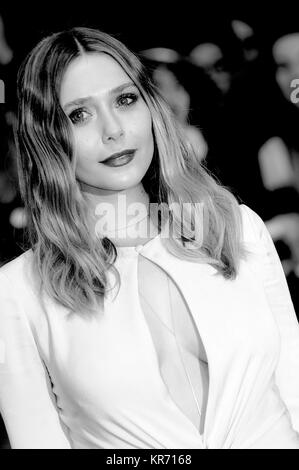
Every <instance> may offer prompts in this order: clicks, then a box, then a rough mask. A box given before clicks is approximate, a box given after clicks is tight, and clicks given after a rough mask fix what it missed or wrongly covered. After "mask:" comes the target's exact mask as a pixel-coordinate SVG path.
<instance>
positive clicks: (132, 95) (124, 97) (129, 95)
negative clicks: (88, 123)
mask: <svg viewBox="0 0 299 470" xmlns="http://www.w3.org/2000/svg"><path fill="white" fill-rule="evenodd" d="M122 100H131V102H130V103H123V104H122V103H121V101H122ZM137 100H138V95H137V94H136V93H122V94H121V95H120V96H118V98H117V100H116V102H117V105H118V107H119V106H124V107H126V108H128V107H129V106H132V105H133V104H134V103H136V101H137ZM84 112H85V113H88V114H89V112H88V111H87V110H86V108H78V109H75V110H74V111H72V112H71V114H70V115H69V118H70V120H71V121H72V123H73V124H74V125H76V124H80V123H82V122H83V121H84V119H83V120H82V119H81V120H80V119H78V120H76V116H78V114H82V113H84Z"/></svg>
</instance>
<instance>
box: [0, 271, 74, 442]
mask: <svg viewBox="0 0 299 470" xmlns="http://www.w3.org/2000/svg"><path fill="white" fill-rule="evenodd" d="M0 412H1V415H2V417H3V420H4V423H5V426H6V430H7V433H8V438H9V441H10V445H11V448H12V449H70V448H71V445H70V441H69V439H68V437H67V428H66V427H65V426H64V425H63V423H62V422H61V421H60V419H59V414H58V411H57V408H56V402H55V397H54V394H53V392H52V388H51V381H50V379H49V375H48V373H47V369H46V367H45V365H44V363H43V361H42V359H41V357H40V354H39V352H38V348H37V346H36V343H35V340H34V336H33V334H32V330H31V328H30V325H29V321H28V318H27V317H26V315H25V312H24V310H23V306H22V299H21V298H20V296H18V295H17V294H16V291H15V290H14V286H13V285H12V284H11V283H10V282H9V280H8V279H7V278H6V276H5V275H4V274H3V273H1V272H0Z"/></svg>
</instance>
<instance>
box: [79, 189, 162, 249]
mask: <svg viewBox="0 0 299 470" xmlns="http://www.w3.org/2000/svg"><path fill="white" fill-rule="evenodd" d="M80 185H81V190H82V192H83V194H84V196H85V199H86V201H87V203H88V206H89V208H90V214H91V229H92V230H93V233H96V234H97V235H98V236H99V237H100V238H103V237H104V236H105V237H107V238H109V239H110V240H111V241H113V242H114V243H115V244H116V245H119V246H134V245H137V244H144V243H146V242H147V241H148V240H149V239H151V238H153V236H155V235H157V230H156V229H155V227H154V226H153V223H152V222H151V220H150V217H149V196H148V194H147V193H146V192H145V189H144V187H143V185H142V183H139V184H138V185H137V186H134V187H132V188H128V189H124V190H120V191H112V190H102V189H98V188H93V187H89V186H87V185H85V184H82V183H80Z"/></svg>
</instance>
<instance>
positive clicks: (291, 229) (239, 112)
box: [0, 0, 299, 449]
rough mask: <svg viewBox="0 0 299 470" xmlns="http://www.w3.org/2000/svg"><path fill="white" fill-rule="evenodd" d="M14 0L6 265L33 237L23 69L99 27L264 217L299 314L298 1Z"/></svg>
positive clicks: (3, 103) (2, 100) (2, 128)
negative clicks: (64, 33) (51, 48)
mask: <svg viewBox="0 0 299 470" xmlns="http://www.w3.org/2000/svg"><path fill="white" fill-rule="evenodd" d="M3 3H4V4H3ZM10 3H11V4H10V5H9V4H8V2H5V1H4V2H3V0H2V2H1V5H0V266H1V265H3V264H4V263H6V262H7V261H9V260H11V259H13V258H14V257H15V256H17V255H19V254H21V253H22V252H23V251H24V249H26V240H25V229H26V219H25V216H24V212H23V205H22V201H21V199H20V195H19V189H18V178H17V171H16V150H15V145H14V138H13V129H14V124H15V122H16V112H17V100H16V94H15V83H16V74H17V70H18V68H19V66H20V64H21V62H22V61H23V59H24V58H25V56H26V55H27V54H28V52H29V51H30V50H31V49H32V48H33V47H34V46H35V44H36V43H37V42H38V41H39V40H40V39H41V38H42V37H44V36H45V35H48V34H49V33H52V32H55V31H60V30H63V29H67V28H70V27H72V26H89V27H95V28H99V29H101V30H103V31H105V32H107V33H110V34H112V35H114V36H115V37H116V38H118V39H120V40H121V41H123V42H124V43H125V44H126V45H127V46H129V48H131V49H132V50H133V51H134V52H135V53H137V54H138V55H139V56H140V58H141V59H142V60H143V62H144V63H145V65H146V66H147V67H148V71H149V73H150V74H151V76H152V79H153V81H154V82H155V83H156V85H157V87H158V88H159V89H160V91H161V93H162V95H163V96H164V98H165V100H166V101H167V102H168V103H169V105H170V107H171V108H172V110H173V113H174V116H175V118H176V119H177V120H178V121H179V122H180V123H181V124H182V125H183V127H184V129H185V131H186V136H187V138H188V139H189V143H190V145H191V146H194V147H195V148H196V149H199V160H201V162H202V164H203V165H205V167H206V168H207V169H208V170H209V171H210V172H212V173H213V174H214V175H215V177H216V178H217V179H218V180H219V181H220V182H221V183H222V184H224V185H225V186H227V187H228V188H229V189H230V190H231V191H232V192H233V193H234V194H235V196H236V197H237V198H238V200H239V202H243V203H245V204H247V205H248V206H250V207H251V208H252V209H253V210H255V211H256V212H257V213H258V214H259V215H260V216H261V217H262V219H263V220H264V221H265V223H266V225H267V227H268V229H269V231H270V233H271V235H272V238H273V240H274V242H275V245H276V248H277V251H278V253H279V256H280V259H281V261H282V264H283V268H284V271H285V274H286V276H287V281H288V284H289V288H290V292H291V295H292V298H293V302H294V305H295V309H296V313H297V316H298V317H299V289H298V285H299V15H298V13H299V6H298V7H296V6H291V7H290V6H289V5H287V6H283V5H282V4H280V3H279V2H278V3H277V5H276V6H275V7H274V6H271V7H269V6H267V7H265V8H262V5H261V3H260V4H259V6H254V5H253V4H252V3H251V4H250V5H249V4H246V2H242V6H239V7H236V6H232V5H230V4H228V3H227V2H222V3H221V4H219V5H217V3H215V2H213V4H212V5H209V4H206V2H194V3H191V2H189V3H188V2H184V3H180V2H176V3H175V2H173V5H171V6H168V7H167V4H163V5H164V6H163V10H162V9H161V2H160V4H159V3H158V4H155V3H154V2H150V3H149V2H143V3H141V2H140V4H139V5H138V4H137V5H134V4H133V3H129V4H127V3H125V2H123V4H121V3H120V4H113V5H111V6H110V7H109V6H108V5H106V6H103V4H102V2H97V3H96V4H94V5H92V4H90V2H89V3H88V5H86V7H85V5H82V4H80V7H79V6H76V5H75V2H73V4H70V5H69V6H68V5H67V3H64V4H63V8H62V7H61V6H60V7H57V5H56V6H54V5H53V3H52V2H51V3H47V2H44V3H43V4H40V5H39V7H38V8H37V7H36V6H35V7H33V6H30V4H28V2H27V3H26V4H23V5H21V6H20V5H15V4H14V2H10ZM83 8H84V10H83ZM1 84H2V85H3V84H4V89H5V90H4V91H5V96H2V95H3V93H2V94H1V91H3V87H1ZM0 448H2V449H9V444H8V440H7V436H6V432H5V427H4V424H3V423H2V422H1V418H0Z"/></svg>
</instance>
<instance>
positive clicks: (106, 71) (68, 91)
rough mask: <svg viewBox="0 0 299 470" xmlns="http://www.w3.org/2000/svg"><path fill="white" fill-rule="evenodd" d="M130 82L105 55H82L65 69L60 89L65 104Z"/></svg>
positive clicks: (121, 69) (120, 69)
mask: <svg viewBox="0 0 299 470" xmlns="http://www.w3.org/2000/svg"><path fill="white" fill-rule="evenodd" d="M128 81H130V79H129V77H128V75H127V74H126V72H125V71H124V69H123V68H122V67H121V66H120V64H119V63H118V62H117V61H116V60H115V59H113V57H111V56H109V55H108V54H105V53H92V54H84V55H82V56H79V57H76V59H74V60H73V61H72V62H71V63H70V64H69V66H68V67H67V69H66V71H65V73H64V75H63V79H62V83H61V88H60V101H61V104H62V105H63V104H65V103H66V102H67V101H71V100H74V99H77V98H80V97H84V96H91V95H98V94H102V93H105V92H108V91H110V90H111V89H113V88H116V87H118V86H119V85H121V84H122V83H124V82H128Z"/></svg>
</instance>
